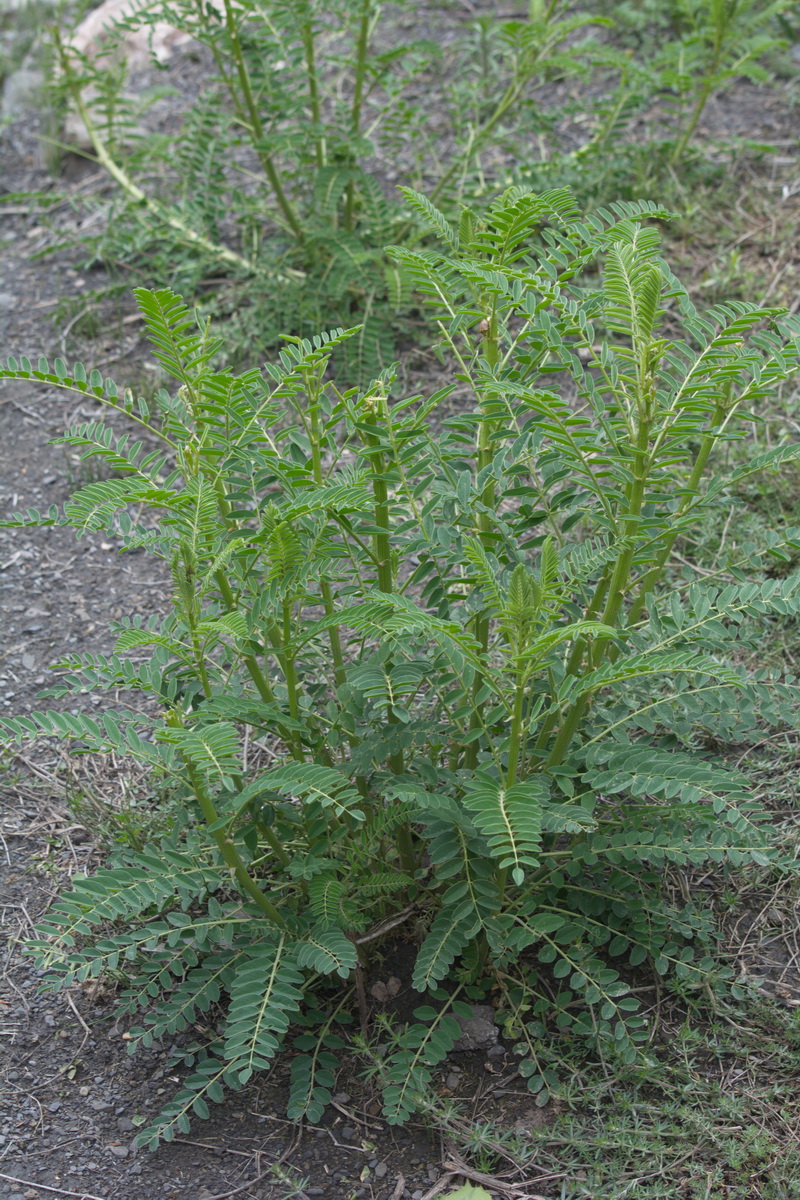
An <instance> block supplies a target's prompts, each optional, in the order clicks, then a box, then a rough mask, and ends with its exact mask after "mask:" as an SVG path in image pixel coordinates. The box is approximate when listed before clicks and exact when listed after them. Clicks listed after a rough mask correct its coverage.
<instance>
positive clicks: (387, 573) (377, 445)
mask: <svg viewBox="0 0 800 1200" xmlns="http://www.w3.org/2000/svg"><path fill="white" fill-rule="evenodd" d="M363 411H364V416H365V418H366V422H367V424H366V425H364V426H362V436H363V438H364V443H365V445H366V446H367V447H368V448H369V449H370V451H371V453H370V455H369V467H370V473H371V475H372V495H373V498H374V509H373V518H374V524H375V529H376V532H375V533H374V534H373V535H372V538H373V543H372V544H373V550H374V557H375V562H376V564H377V576H378V578H377V584H378V589H379V591H381V592H383V593H384V594H385V595H391V593H392V592H393V591H394V577H393V572H392V546H391V524H390V519H391V514H390V507H389V488H388V485H387V482H386V468H387V463H386V456H385V454H384V452H383V450H382V449H381V439H380V437H379V436H378V433H377V432H376V431H375V429H374V428H372V426H373V425H377V423H378V422H379V421H381V422H383V424H388V420H389V414H388V411H387V408H386V400H385V397H383V396H381V395H374V396H369V397H367V399H366V400H365V402H364V410H363ZM389 666H390V664H387V667H389ZM386 721H387V724H388V725H397V724H399V722H398V719H397V717H396V716H395V714H394V713H393V712H392V710H391V708H390V709H389V711H388V713H387V715H386ZM389 766H390V767H391V769H392V773H393V774H394V775H403V774H405V769H406V766H405V756H404V754H403V751H402V750H398V751H396V752H395V753H394V754H390V755H389ZM395 843H396V846H397V853H398V855H399V858H400V863H401V865H402V867H403V870H404V871H407V872H408V874H409V875H413V874H414V872H415V871H416V869H417V860H416V855H415V853H414V844H413V841H412V837H411V829H410V827H409V825H408V823H407V822H405V823H404V824H403V825H401V826H400V827H399V828H398V829H397V831H396V833H395Z"/></svg>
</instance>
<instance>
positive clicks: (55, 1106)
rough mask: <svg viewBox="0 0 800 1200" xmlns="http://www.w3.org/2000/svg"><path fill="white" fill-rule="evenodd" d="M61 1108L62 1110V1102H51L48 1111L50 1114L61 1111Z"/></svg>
mask: <svg viewBox="0 0 800 1200" xmlns="http://www.w3.org/2000/svg"><path fill="white" fill-rule="evenodd" d="M60 1108H61V1101H60V1100H51V1101H50V1103H49V1104H48V1106H47V1111H48V1112H58V1110H59V1109H60Z"/></svg>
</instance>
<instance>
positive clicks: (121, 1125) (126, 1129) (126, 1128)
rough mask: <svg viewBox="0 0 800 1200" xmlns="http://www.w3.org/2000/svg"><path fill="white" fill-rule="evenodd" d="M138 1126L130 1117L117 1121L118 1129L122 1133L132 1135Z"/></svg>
mask: <svg viewBox="0 0 800 1200" xmlns="http://www.w3.org/2000/svg"><path fill="white" fill-rule="evenodd" d="M135 1128H136V1126H135V1125H134V1123H133V1121H132V1120H131V1119H130V1117H120V1118H119V1120H118V1121H117V1129H118V1130H119V1131H120V1133H130V1132H131V1131H132V1130H133V1129H135Z"/></svg>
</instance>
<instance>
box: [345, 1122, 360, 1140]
mask: <svg viewBox="0 0 800 1200" xmlns="http://www.w3.org/2000/svg"><path fill="white" fill-rule="evenodd" d="M342 1137H343V1138H344V1140H345V1141H346V1142H354V1141H355V1140H356V1138H357V1137H358V1134H357V1133H356V1131H355V1129H353V1126H352V1125H345V1126H344V1127H343V1129H342Z"/></svg>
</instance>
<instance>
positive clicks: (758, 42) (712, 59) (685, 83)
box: [656, 0, 792, 163]
mask: <svg viewBox="0 0 800 1200" xmlns="http://www.w3.org/2000/svg"><path fill="white" fill-rule="evenodd" d="M791 8H792V6H791V5H790V4H788V3H787V2H786V0H766V2H765V0H684V2H683V3H681V5H680V7H679V14H680V15H679V21H680V29H681V33H680V36H679V37H678V38H677V39H676V40H675V41H674V42H672V43H668V44H667V46H666V47H665V52H664V54H663V56H662V58H661V62H660V63H659V62H658V59H656V64H657V66H658V68H659V69H660V78H661V83H662V86H666V87H669V88H671V89H673V90H674V91H675V92H676V93H677V95H678V97H679V101H680V106H681V112H680V113H679V116H678V129H677V130H676V133H677V136H676V138H675V143H674V147H673V150H672V155H671V160H670V161H671V162H672V163H677V162H679V161H680V159H681V158H682V157H683V154H684V152H685V151H686V148H687V146H688V145H689V142H690V141H691V139H692V137H693V136H694V132H695V130H696V129H697V126H698V123H699V121H700V118H701V117H702V115H703V112H704V111H705V107H706V105H707V103H708V101H709V98H710V97H711V96H712V95H713V94H714V93H715V92H718V91H720V90H721V89H722V88H724V87H725V86H726V85H728V84H730V83H731V82H732V81H733V80H734V79H736V78H738V77H742V76H744V77H746V78H748V79H751V80H753V81H759V82H763V81H764V80H766V79H768V78H769V73H768V72H767V71H766V69H765V68H764V67H763V66H762V65H761V64H760V62H759V60H760V59H763V58H764V57H765V56H766V55H767V54H768V53H769V52H771V51H773V50H775V49H776V48H777V47H779V46H781V45H783V39H782V33H781V30H780V25H779V24H778V19H779V18H780V17H781V15H782V14H783V13H784V12H787V11H791ZM687 105H688V111H687Z"/></svg>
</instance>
